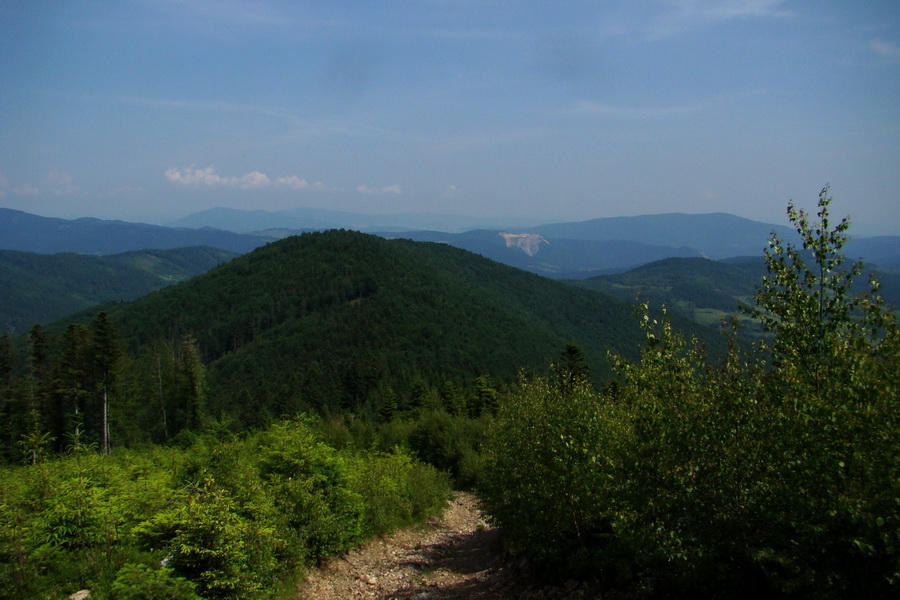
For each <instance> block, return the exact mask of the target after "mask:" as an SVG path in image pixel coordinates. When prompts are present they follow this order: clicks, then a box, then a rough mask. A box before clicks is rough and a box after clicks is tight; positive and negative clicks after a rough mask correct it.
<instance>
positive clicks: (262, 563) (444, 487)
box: [0, 419, 450, 599]
mask: <svg viewBox="0 0 900 600" xmlns="http://www.w3.org/2000/svg"><path fill="white" fill-rule="evenodd" d="M449 491H450V485H449V480H448V478H447V477H446V476H445V475H443V474H441V473H440V472H439V471H437V470H436V469H435V468H433V467H430V466H427V465H424V464H422V463H421V462H419V461H417V460H415V459H414V458H413V457H411V456H410V454H409V453H408V452H406V451H403V450H401V449H397V450H394V451H391V452H377V451H369V452H362V451H357V450H351V449H345V450H342V451H337V450H335V449H333V448H332V447H330V446H328V445H326V444H324V443H323V442H321V441H320V440H319V436H318V435H317V434H316V433H315V432H314V430H313V427H312V425H311V423H310V422H309V421H308V420H304V419H295V420H291V421H285V422H281V423H278V424H276V425H273V426H272V427H270V428H268V429H266V430H264V431H260V432H258V433H256V434H253V435H248V436H241V437H238V436H234V435H232V434H230V433H227V432H225V431H224V430H223V429H221V428H219V429H213V430H211V431H209V432H208V433H206V434H203V435H199V436H191V438H190V439H188V438H184V439H183V440H182V443H181V444H180V445H179V446H171V447H161V446H155V447H150V448H146V449H142V450H139V449H136V450H128V451H125V450H123V451H120V452H117V453H115V454H114V455H111V456H105V455H101V454H99V453H97V452H94V451H90V450H87V449H83V448H82V449H73V450H72V451H71V452H70V453H69V454H68V455H66V456H62V457H57V458H54V459H52V460H46V461H43V460H42V461H38V462H36V463H35V464H32V465H28V466H18V467H16V466H8V467H5V468H3V469H2V470H0V558H2V561H0V588H2V589H3V590H6V592H7V593H8V594H9V597H16V598H45V597H51V598H65V597H66V596H67V595H69V594H72V593H74V592H76V591H78V590H79V589H82V588H85V589H89V590H91V593H92V595H91V597H92V598H101V599H103V598H120V599H126V598H127V599H133V598H177V599H192V598H197V597H202V598H247V597H251V596H255V595H260V594H261V593H263V592H267V591H271V590H272V589H273V588H276V587H277V585H278V582H279V580H280V579H282V578H285V577H288V578H289V577H290V576H291V575H292V574H293V572H294V570H295V569H296V568H297V567H301V566H303V565H310V564H313V563H314V562H316V561H318V560H321V559H322V558H324V557H326V556H329V555H332V554H339V553H342V552H345V551H346V550H348V549H349V548H351V547H353V546H355V545H357V544H359V543H360V542H361V541H362V540H364V539H367V538H370V537H372V536H375V535H379V534H382V533H385V532H387V531H389V530H391V529H394V528H396V527H399V526H401V525H406V524H408V523H411V522H415V521H418V520H421V519H423V518H425V517H426V516H429V515H432V514H435V513H436V512H438V511H439V510H440V508H441V507H442V506H443V505H444V501H445V500H446V499H447V497H448V496H449Z"/></svg>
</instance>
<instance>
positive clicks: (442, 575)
mask: <svg viewBox="0 0 900 600" xmlns="http://www.w3.org/2000/svg"><path fill="white" fill-rule="evenodd" d="M498 537H499V532H498V530H497V529H496V528H494V527H492V526H491V525H490V524H489V523H488V522H486V521H485V519H484V516H483V515H482V514H481V511H480V510H479V508H478V500H477V498H476V497H475V496H473V495H472V494H470V493H467V492H456V493H455V494H454V496H453V498H452V499H451V500H450V501H449V502H448V505H447V508H446V509H445V510H444V512H443V514H442V515H441V516H440V517H438V518H432V519H431V520H430V521H429V522H428V523H427V524H425V525H420V526H416V527H410V528H406V529H402V530H400V531H397V532H395V533H394V534H392V535H391V536H389V537H385V538H383V539H378V540H375V541H373V542H370V543H368V544H366V545H365V546H363V547H361V548H359V549H357V550H354V551H353V552H350V553H349V554H347V555H346V556H344V557H339V558H333V559H331V560H330V561H329V562H328V563H327V564H326V565H324V566H323V567H322V568H319V569H316V570H314V571H313V572H312V573H311V574H310V575H309V577H308V578H307V579H306V581H305V582H304V583H302V584H301V585H300V587H299V589H298V591H299V598H301V599H303V600H350V599H353V598H378V599H382V600H389V599H393V600H462V599H467V600H468V599H471V600H487V599H488V598H490V599H493V600H512V599H513V598H516V599H519V598H531V599H535V600H537V599H541V600H549V599H551V598H571V597H585V595H584V593H583V590H581V589H578V587H579V586H577V585H574V582H573V585H570V586H563V587H560V588H555V587H542V586H538V585H535V584H534V583H533V582H531V581H530V580H529V578H528V577H527V571H526V570H525V564H524V562H523V561H515V560H513V559H512V558H510V557H509V556H506V555H504V553H503V552H502V551H501V548H500V543H499V540H498Z"/></svg>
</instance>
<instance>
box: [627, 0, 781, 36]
mask: <svg viewBox="0 0 900 600" xmlns="http://www.w3.org/2000/svg"><path fill="white" fill-rule="evenodd" d="M661 4H662V8H661V10H660V12H658V13H657V14H656V15H654V16H653V17H652V18H651V20H650V22H649V23H648V24H647V25H646V26H645V28H644V30H645V33H646V35H647V36H648V37H649V38H651V39H662V38H667V37H671V36H674V35H677V34H680V33H682V32H685V31H688V30H692V29H695V28H697V27H705V26H709V25H715V24H719V23H723V22H726V21H731V20H735V19H760V18H770V19H771V18H785V17H791V16H793V13H792V12H791V11H789V10H787V9H785V8H784V5H785V4H786V0H666V1H665V2H662V3H661Z"/></svg>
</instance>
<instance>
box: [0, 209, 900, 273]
mask: <svg viewBox="0 0 900 600" xmlns="http://www.w3.org/2000/svg"><path fill="white" fill-rule="evenodd" d="M414 217H415V215H394V216H390V217H388V216H373V215H357V214H353V213H341V212H337V211H324V210H313V209H296V210H293V211H280V212H267V211H241V210H236V209H225V208H221V209H212V210H208V211H204V212H202V213H196V214H194V215H190V216H188V217H185V218H184V219H181V220H180V221H178V224H179V225H180V226H179V227H161V226H156V225H146V224H139V223H127V222H123V221H103V220H99V219H87V218H86V219H76V220H64V219H51V218H46V217H38V216H35V215H30V214H28V213H24V212H20V211H14V210H9V209H0V248H3V249H10V250H22V251H29V252H38V253H54V252H78V253H82V254H116V253H121V252H126V251H131V250H142V249H148V248H157V249H158V248H177V247H185V246H210V247H215V248H221V249H224V250H228V251H231V252H237V253H243V252H247V251H249V250H251V249H253V248H256V247H258V246H260V245H263V244H266V243H268V242H271V241H274V240H276V239H280V238H283V237H286V236H288V235H292V234H296V233H300V232H302V231H312V230H325V229H332V228H349V229H358V230H364V229H368V230H377V233H378V235H381V236H383V237H388V238H400V237H402V238H407V239H412V240H416V241H432V242H440V243H445V244H450V245H452V246H456V247H458V248H463V249H466V250H469V251H471V252H475V253H477V254H481V255H482V256H484V257H487V258H490V259H492V260H496V261H498V262H502V263H504V264H508V265H511V266H515V267H518V268H520V269H525V270H528V271H532V272H534V273H538V274H541V275H546V276H549V277H555V278H586V277H592V276H595V275H600V274H609V273H615V272H622V271H625V270H628V269H633V268H635V267H638V266H640V265H642V264H646V263H649V262H654V261H657V260H662V259H664V258H671V257H679V258H691V257H706V258H712V259H723V258H729V257H737V256H755V257H759V256H761V255H762V253H763V250H764V248H765V247H766V244H767V241H768V239H769V238H770V236H771V234H772V233H773V232H774V233H776V234H777V235H778V236H779V237H780V238H781V239H782V240H785V241H788V242H796V233H795V232H794V231H793V230H792V229H791V228H789V227H785V226H781V225H772V224H767V223H760V222H758V221H752V220H749V219H744V218H741V217H737V216H734V215H730V214H726V213H709V214H698V215H690V214H683V213H672V214H660V215H643V216H638V217H613V218H604V219H592V220H589V221H580V222H573V223H554V224H545V225H535V226H531V227H515V226H509V227H502V228H497V229H485V228H481V229H473V230H469V231H464V232H456V233H454V232H453V231H437V230H433V229H431V230H415V229H410V228H408V227H402V228H397V229H394V230H390V229H389V228H387V226H388V224H390V223H392V222H393V223H402V224H404V225H406V226H408V225H412V224H414V222H415V219H414ZM419 217H420V220H421V221H423V222H425V221H429V222H433V221H434V219H435V218H440V217H445V218H447V219H449V220H451V221H452V220H453V219H457V221H456V222H455V223H450V222H448V223H447V225H448V229H452V228H453V226H455V225H460V224H462V221H460V220H459V219H462V218H457V217H446V216H442V215H419ZM185 225H191V227H186V226H185ZM846 253H847V255H848V256H849V257H851V258H858V257H863V258H864V259H865V260H866V262H867V263H869V264H871V265H878V266H879V267H881V268H888V269H891V268H900V236H882V237H873V238H859V239H854V240H852V241H851V242H850V243H849V244H848V245H847V247H846Z"/></svg>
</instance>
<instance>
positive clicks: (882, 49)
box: [869, 39, 900, 60]
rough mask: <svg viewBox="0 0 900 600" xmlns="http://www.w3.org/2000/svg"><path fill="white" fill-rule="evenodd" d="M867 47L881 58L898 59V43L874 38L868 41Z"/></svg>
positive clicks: (899, 53) (899, 49)
mask: <svg viewBox="0 0 900 600" xmlns="http://www.w3.org/2000/svg"><path fill="white" fill-rule="evenodd" d="M869 49H870V50H871V51H872V52H874V53H875V54H877V55H878V56H880V57H881V58H886V59H889V60H900V45H897V44H894V43H892V42H886V41H884V40H880V39H874V40H872V41H871V42H869Z"/></svg>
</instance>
